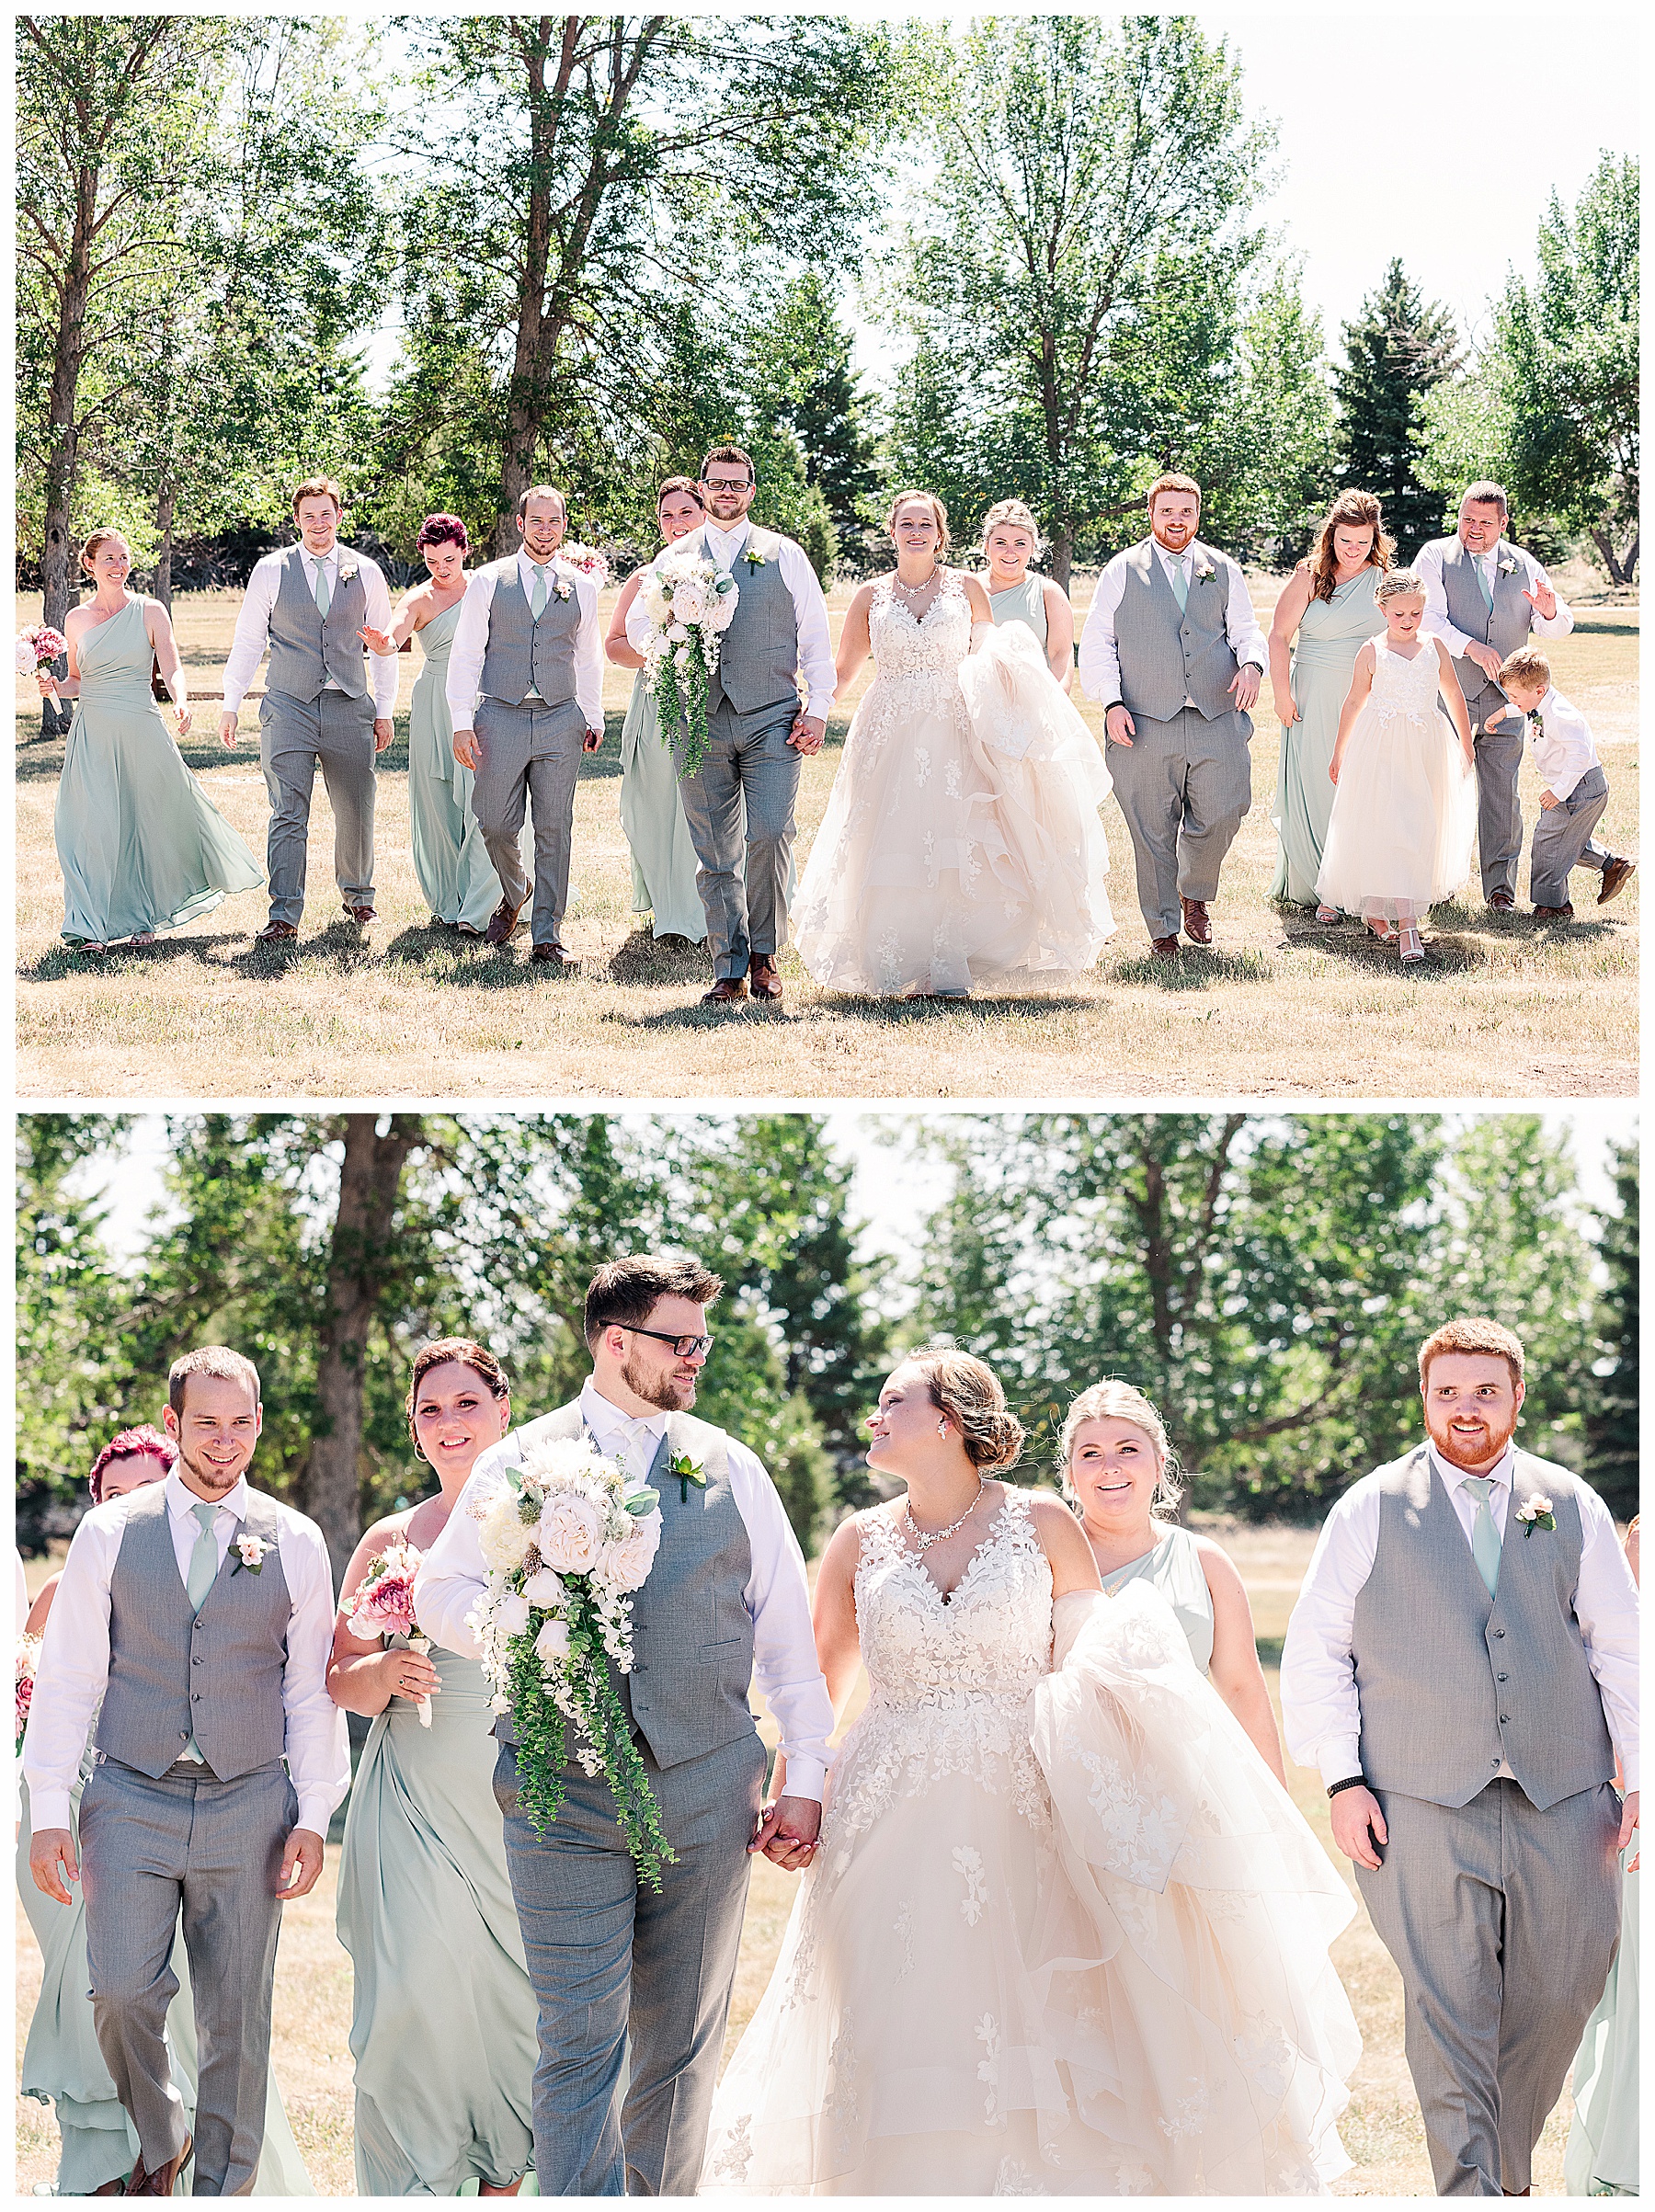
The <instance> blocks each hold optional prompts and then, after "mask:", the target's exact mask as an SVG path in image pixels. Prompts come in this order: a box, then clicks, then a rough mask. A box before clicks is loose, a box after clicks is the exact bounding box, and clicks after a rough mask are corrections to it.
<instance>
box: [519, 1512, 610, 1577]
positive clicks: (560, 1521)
mask: <svg viewBox="0 0 1655 2212" xmlns="http://www.w3.org/2000/svg"><path fill="white" fill-rule="evenodd" d="M534 1541H535V1545H536V1546H537V1547H538V1549H539V1552H540V1556H541V1557H542V1559H543V1560H544V1561H545V1563H546V1565H547V1566H548V1567H549V1568H553V1569H554V1572H556V1573H558V1574H561V1575H584V1574H587V1573H588V1572H589V1571H590V1569H591V1566H592V1562H593V1561H594V1560H595V1559H596V1558H597V1556H598V1546H599V1545H600V1544H601V1543H602V1541H603V1521H602V1517H601V1515H600V1514H599V1511H598V1508H597V1507H596V1506H595V1505H594V1504H593V1503H592V1501H591V1499H589V1498H582V1497H581V1496H580V1495H579V1493H578V1492H576V1491H565V1493H564V1494H563V1495H562V1496H561V1497H556V1498H548V1499H547V1500H546V1502H545V1504H544V1505H543V1506H542V1508H541V1517H540V1523H539V1526H538V1527H537V1529H536V1530H535V1535H534Z"/></svg>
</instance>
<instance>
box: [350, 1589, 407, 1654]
mask: <svg viewBox="0 0 1655 2212" xmlns="http://www.w3.org/2000/svg"><path fill="white" fill-rule="evenodd" d="M350 1633H351V1635H352V1636H361V1637H362V1638H363V1639H364V1641H366V1640H367V1639H368V1638H369V1637H371V1636H412V1635H413V1634H414V1584H413V1580H412V1579H411V1578H410V1577H409V1576H407V1575H382V1576H381V1577H380V1579H378V1581H376V1582H372V1583H368V1582H364V1583H363V1584H362V1586H361V1589H360V1590H359V1591H358V1592H357V1596H356V1604H355V1608H354V1610H353V1611H352V1613H351V1614H350Z"/></svg>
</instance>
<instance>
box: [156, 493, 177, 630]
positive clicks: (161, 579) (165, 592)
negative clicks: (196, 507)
mask: <svg viewBox="0 0 1655 2212" xmlns="http://www.w3.org/2000/svg"><path fill="white" fill-rule="evenodd" d="M175 505H176V495H175V493H174V489H173V485H172V484H171V482H170V480H169V481H168V482H167V483H165V484H163V485H162V486H161V489H160V491H159V492H158V493H157V494H156V496H155V535H156V536H157V538H159V540H160V542H161V550H160V551H159V553H156V555H155V597H156V599H159V600H160V602H161V604H162V606H163V607H165V609H166V611H167V613H168V614H170V613H171V612H172V559H173V510H174V507H175Z"/></svg>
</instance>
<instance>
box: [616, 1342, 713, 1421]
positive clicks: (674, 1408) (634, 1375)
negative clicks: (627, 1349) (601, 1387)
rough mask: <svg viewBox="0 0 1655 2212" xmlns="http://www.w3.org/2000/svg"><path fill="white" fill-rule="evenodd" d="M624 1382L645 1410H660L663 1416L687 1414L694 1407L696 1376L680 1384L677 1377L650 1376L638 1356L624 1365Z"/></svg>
mask: <svg viewBox="0 0 1655 2212" xmlns="http://www.w3.org/2000/svg"><path fill="white" fill-rule="evenodd" d="M621 1380H622V1382H623V1383H624V1384H625V1385H626V1387H627V1388H628V1389H629V1390H631V1391H633V1393H634V1394H635V1395H636V1396H637V1397H641V1398H642V1399H643V1400H644V1403H645V1405H646V1406H659V1407H660V1408H661V1409H662V1411H663V1412H664V1413H687V1412H688V1411H689V1410H690V1408H691V1406H693V1405H694V1403H695V1377H694V1375H693V1374H691V1375H690V1376H688V1377H687V1378H686V1379H685V1380H683V1381H681V1382H680V1381H679V1378H678V1377H677V1376H676V1375H671V1374H665V1375H661V1374H650V1373H649V1371H648V1369H647V1368H646V1367H645V1365H644V1363H643V1361H642V1360H640V1359H639V1358H638V1356H637V1354H636V1353H635V1352H634V1353H632V1354H630V1355H629V1356H628V1357H627V1358H626V1359H624V1360H622V1363H621Z"/></svg>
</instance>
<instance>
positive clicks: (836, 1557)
mask: <svg viewBox="0 0 1655 2212" xmlns="http://www.w3.org/2000/svg"><path fill="white" fill-rule="evenodd" d="M861 1556H862V1532H861V1530H860V1529H859V1528H858V1527H857V1525H856V1522H854V1521H853V1520H851V1521H846V1522H841V1523H840V1525H839V1528H838V1529H836V1530H835V1531H834V1534H833V1540H832V1542H831V1543H830V1544H829V1545H828V1546H827V1550H826V1551H825V1552H824V1553H823V1554H822V1564H821V1567H820V1568H819V1569H818V1571H817V1574H816V1603H815V1605H814V1607H813V1608H812V1612H811V1622H812V1625H813V1626H814V1627H815V1630H816V1659H817V1663H818V1664H819V1665H820V1667H821V1670H822V1678H823V1680H824V1681H825V1682H827V1695H828V1697H829V1698H830V1699H831V1700H832V1704H833V1713H834V1718H835V1719H836V1720H837V1719H838V1718H839V1716H840V1715H841V1714H842V1713H843V1712H844V1709H845V1707H846V1705H848V1704H849V1703H850V1693H851V1691H852V1690H854V1689H855V1687H856V1676H857V1670H858V1669H859V1668H860V1667H861V1665H862V1639H861V1637H860V1636H858V1634H857V1628H856V1564H857V1561H858V1560H859V1559H860V1558H861Z"/></svg>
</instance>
